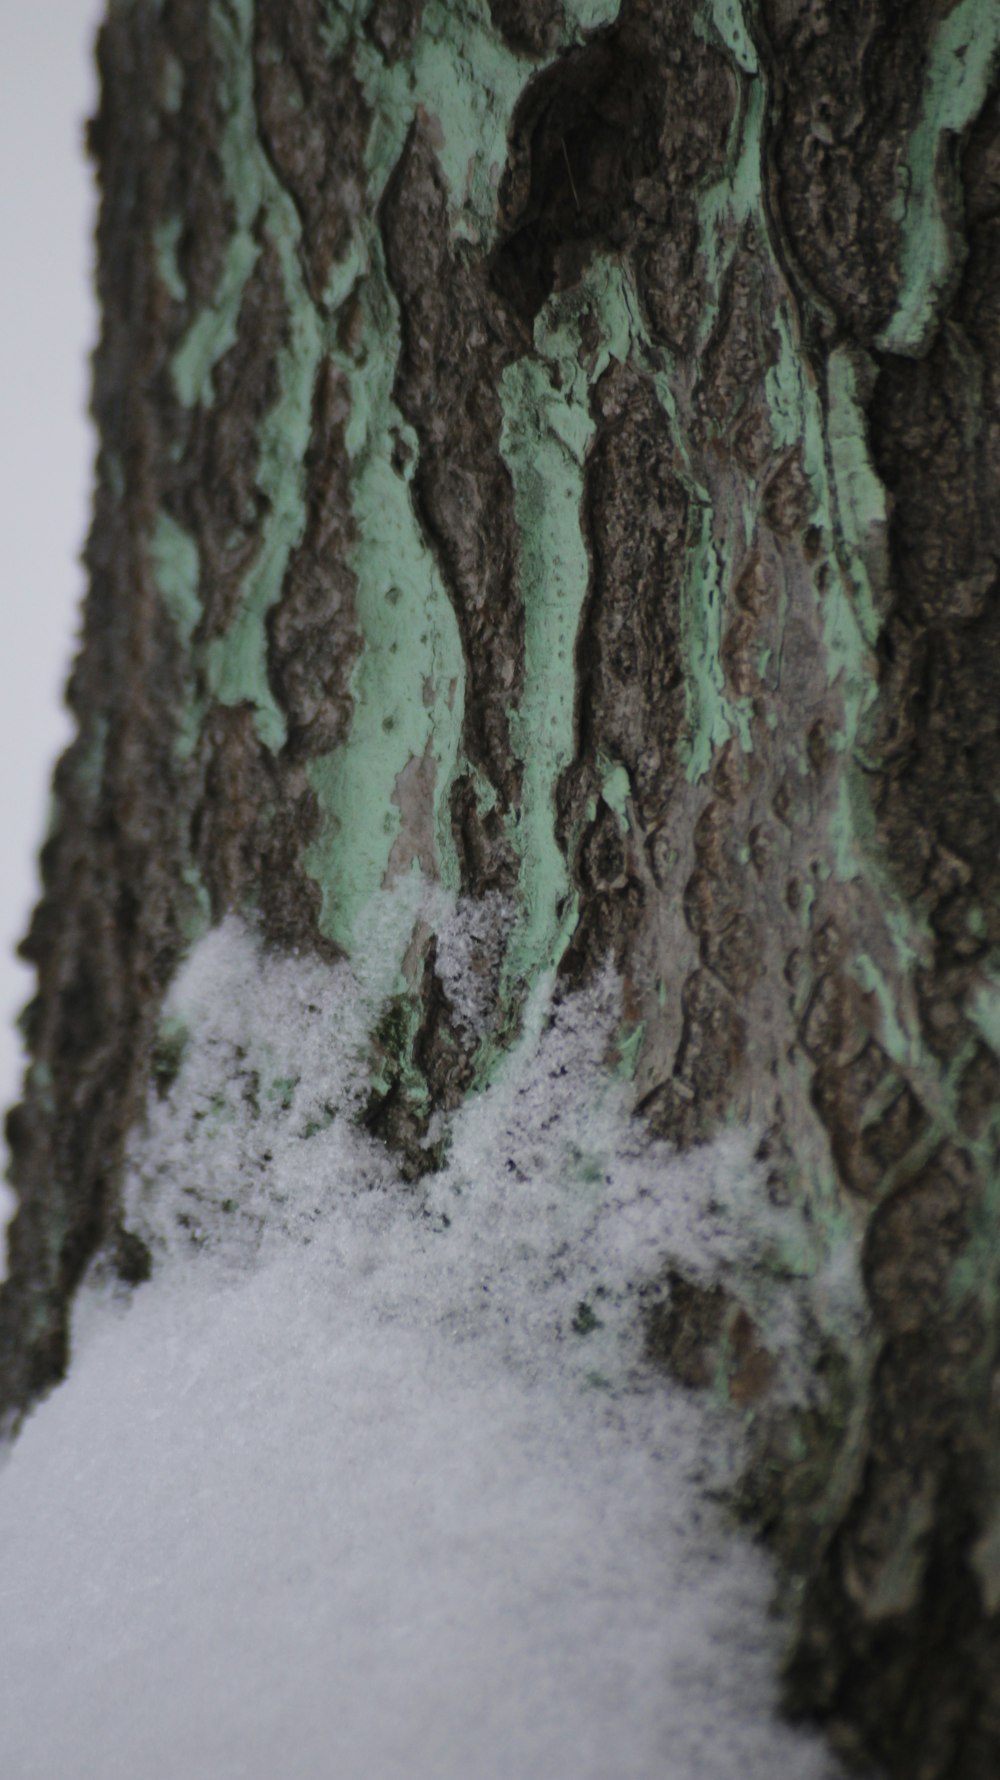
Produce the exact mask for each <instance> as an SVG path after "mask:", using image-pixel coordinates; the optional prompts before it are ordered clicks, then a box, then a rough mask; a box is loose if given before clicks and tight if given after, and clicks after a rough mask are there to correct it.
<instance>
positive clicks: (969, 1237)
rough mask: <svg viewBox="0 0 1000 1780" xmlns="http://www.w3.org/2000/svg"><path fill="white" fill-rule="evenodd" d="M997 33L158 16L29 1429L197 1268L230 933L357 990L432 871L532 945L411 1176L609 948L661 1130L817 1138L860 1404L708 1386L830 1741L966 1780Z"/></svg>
mask: <svg viewBox="0 0 1000 1780" xmlns="http://www.w3.org/2000/svg"><path fill="white" fill-rule="evenodd" d="M998 45H1000V7H998V6H997V4H995V0H959V3H958V4H954V3H953V0H952V3H950V4H949V3H948V0H908V3H907V4H905V5H904V4H902V3H901V0H861V3H860V4H859V5H856V6H851V7H840V6H837V5H834V4H833V3H832V0H829V3H828V0H743V3H742V4H741V0H704V4H703V5H702V6H701V8H700V9H696V8H695V7H694V6H692V5H691V4H689V0H623V4H622V5H621V8H620V11H619V9H618V7H617V5H616V4H615V3H614V0H562V3H561V0H534V3H532V0H490V4H489V6H487V5H486V4H485V0H456V3H454V4H449V5H445V4H443V3H440V0H428V3H427V4H426V5H422V4H420V0H372V3H371V4H362V3H361V0H357V3H356V4H350V5H348V4H347V3H346V0H344V4H342V5H341V6H339V7H337V6H334V5H326V4H324V3H323V0H256V4H254V3H253V0H162V3H159V4H158V3H155V0H111V6H110V15H109V18H108V22H107V24H106V25H105V27H104V30H103V32H102V34H101V39H100V52H99V53H100V65H101V74H102V81H103V98H102V102H101V109H100V114H99V116H98V118H97V120H96V122H95V124H94V126H93V129H92V145H93V150H94V152H95V154H96V157H97V160H98V163H99V167H100V175H101V183H102V191H103V204H102V210H101V218H100V226H99V273H98V276H99V288H100V297H101V302H102V305H103V312H104V332H103V338H102V342H101V345H100V347H99V350H98V353H97V357H96V363H95V378H94V411H95V415H96V419H97V422H98V426H99V429H100V459H99V474H98V486H97V494H96V510H95V518H94V525H93V531H92V534H91V539H90V543H89V547H88V565H89V571H90V593H89V598H88V602H87V606H86V612H85V618H84V634H83V643H82V647H81V650H80V654H79V657H78V660H77V663H76V665H75V668H74V670H73V675H72V680H71V685H70V702H71V705H72V708H73V711H74V713H75V716H76V719H77V722H78V738H77V740H76V742H75V743H74V745H73V746H72V747H71V749H70V750H69V752H68V753H67V755H66V756H65V757H64V759H63V760H62V761H61V763H60V765H59V768H58V771H57V775H56V793H57V805H58V813H57V817H56V821H55V825H54V828H53V832H52V836H51V838H50V840H49V841H48V843H47V845H46V848H45V852H44V872H45V895H44V899H43V901H42V904H41V906H40V908H39V910H38V912H37V914H36V917H35V920H34V923H33V926H32V930H31V934H30V937H29V939H28V941H27V942H26V946H25V952H26V955H27V956H28V957H29V958H30V959H31V960H32V961H33V962H34V963H35V964H36V965H37V968H38V973H39V992H38V996H37V999H36V1000H35V1001H34V1002H33V1003H32V1005H31V1007H30V1008H29V1010H28V1014H27V1016H26V1019H27V1031H28V1036H29V1040H30V1046H31V1053H32V1056H33V1058H34V1061H33V1063H32V1066H31V1070H30V1072H29V1076H28V1081H27V1088H26V1093H25V1099H24V1103H23V1105H21V1106H20V1107H19V1108H18V1109H17V1110H16V1111H15V1112H14V1113H13V1114H12V1115H11V1118H10V1133H11V1139H12V1146H13V1152H14V1179H15V1184H16V1187H17V1190H18V1192H19V1194H20V1199H21V1207H20V1211H19V1213H18V1216H17V1219H16V1221H15V1223H14V1225H13V1227H12V1233H11V1260H10V1278H9V1281H8V1283H7V1285H6V1286H5V1288H4V1292H3V1297H2V1302H0V1339H2V1354H3V1365H2V1378H0V1390H2V1397H3V1403H4V1406H5V1408H6V1410H7V1412H8V1415H9V1416H11V1417H14V1418H16V1416H17V1415H18V1414H19V1413H20V1412H22V1411H23V1410H24V1408H25V1406H27V1405H29V1404H30V1403H31V1401H32V1400H33V1399H34V1398H35V1397H36V1396H37V1395H38V1394H39V1393H40V1392H41V1391H43V1390H45V1389H46V1388H47V1387H48V1386H50V1385H51V1384H52V1383H53V1382H54V1381H55V1380H56V1379H58V1378H59V1376H60V1375H61V1373H62V1371H63V1369H64V1366H65V1363H66V1357H67V1333H66V1332H67V1317H68V1308H69V1302H70V1298H71V1294H72V1292H73V1290H74V1288H75V1286H76V1284H77V1283H78V1281H79V1279H80V1277H81V1275H82V1272H83V1270H84V1269H85V1267H86V1266H87V1264H88V1263H89V1261H90V1260H91V1258H92V1257H93V1256H94V1254H95V1253H96V1252H97V1251H98V1250H100V1249H104V1250H105V1251H109V1252H112V1253H114V1254H115V1255H116V1256H117V1260H118V1264H119V1265H120V1267H121V1269H122V1271H123V1272H124V1273H125V1274H126V1275H127V1276H129V1277H132V1278H136V1277H139V1276H141V1274H142V1272H143V1269H144V1267H145V1266H146V1264H147V1258H146V1256H145V1253H144V1251H143V1249H142V1247H141V1244H140V1243H139V1242H138V1240H137V1239H136V1237H135V1236H134V1234H130V1233H129V1232H128V1231H126V1230H125V1229H124V1227H123V1224H122V1218H121V1211H120V1199H119V1183H120V1177H121V1169H122V1157H123V1149H124V1144H125V1140H126V1136H127V1134H128V1131H129V1129H130V1127H131V1126H132V1125H133V1123H134V1121H135V1120H136V1118H137V1116H138V1115H139V1113H140V1112H141V1108H142V1106H143V1103H144V1099H145V1095H146V1092H147V1088H148V1084H149V1082H150V1078H151V1072H152V1071H153V1069H154V1068H155V1067H158V1066H160V1065H162V1042H161V1039H160V1038H159V1037H158V1034H159V1031H160V1028H159V1010H160V1006H161V1003H162V999H163V996H164V993H165V990H166V988H167V986H168V985H169V983H170V981H171V979H172V977H173V975H174V973H175V971H176V969H177V967H178V964H179V962H180V960H181V959H182V958H183V956H184V955H185V952H186V950H187V948H188V947H189V945H190V943H191V941H192V940H193V939H194V938H195V937H196V936H197V935H198V934H199V933H200V932H202V931H203V930H204V929H205V927H206V926H207V925H208V924H210V923H212V922H216V921H218V920H219V919H220V918H221V917H222V916H223V914H224V913H225V912H226V911H228V910H240V911H244V912H249V911H252V912H253V915H254V918H255V919H256V920H257V921H258V922H259V926H260V929H261V931H262V933H263V934H264V936H265V937H266V939H267V940H268V941H269V942H271V943H273V945H275V946H277V947H281V948H290V947H300V948H311V949H312V950H313V951H318V952H319V953H320V954H321V955H323V956H325V957H327V958H329V959H330V960H333V959H335V958H337V957H340V956H341V955H343V954H344V953H348V954H349V953H350V952H351V950H352V947H353V946H354V945H355V943H356V935H357V931H358V923H359V920H360V918H361V917H362V915H363V913H364V911H365V909H366V907H367V906H368V905H369V903H370V901H371V899H372V897H373V896H375V895H376V893H377V892H378V891H379V890H380V889H381V888H383V887H384V886H386V885H389V884H392V883H393V882H394V881H397V880H399V879H401V878H403V877H405V876H407V875H409V874H412V873H415V872H416V873H419V874H421V875H422V876H423V878H425V879H426V880H431V881H440V883H441V884H442V885H443V886H444V887H445V888H446V889H447V890H448V891H450V892H454V893H460V894H461V895H462V896H463V897H465V898H468V899H471V900H472V901H473V902H474V903H476V904H478V905H479V906H480V914H481V919H480V923H479V929H478V932H479V941H478V943H479V946H480V952H481V957H480V959H479V963H480V965H481V972H482V981H483V985H484V988H483V995H484V998H485V999H484V1012H483V1017H482V1020H481V1021H480V1022H479V1023H478V1025H477V1028H476V1032H475V1034H473V1032H472V1030H471V1028H470V1027H469V1025H468V1023H467V1022H463V1021H462V1020H461V1019H460V1018H459V1017H458V1016H457V1014H456V1010H455V1008H454V1007H453V1006H452V1004H451V1002H450V1000H449V995H448V992H447V986H446V984H445V982H444V980H443V978H442V974H441V971H440V970H439V969H438V968H436V945H437V942H436V939H435V934H434V931H433V929H432V927H431V926H430V925H428V924H427V923H426V922H424V923H419V924H418V925H417V927H416V928H415V930H414V931H413V933H412V934H410V935H409V936H408V943H407V944H406V946H405V949H404V950H403V951H402V952H401V955H400V958H399V970H400V979H399V993H398V995H397V996H396V998H395V1000H394V1001H393V1003H392V1004H391V1005H390V1006H389V1007H387V1008H386V1010H385V1011H384V1013H383V1016H382V1018H381V1019H380V1021H379V1023H378V1026H377V1028H376V1030H375V1032H374V1033H373V1034H372V1044H373V1065H372V1094H371V1099H370V1102H369V1107H368V1112H367V1118H368V1121H369V1123H370V1125H371V1128H372V1129H373V1130H374V1131H375V1132H377V1133H379V1134H380V1135H381V1136H382V1137H383V1138H384V1139H385V1141H386V1142H387V1143H388V1144H389V1145H390V1146H391V1147H392V1148H394V1149H395V1150H396V1151H397V1153H398V1154H399V1156H400V1158H401V1165H402V1166H403V1167H404V1168H405V1169H406V1170H407V1171H408V1172H409V1173H410V1174H412V1175H413V1176H414V1177H416V1176H418V1175H419V1174H420V1173H421V1172H423V1171H426V1170H428V1169H430V1168H433V1167H434V1165H435V1162H436V1161H437V1160H438V1158H439V1155H440V1148H439V1144H440V1141H441V1140H440V1137H439V1135H438V1134H439V1132H440V1129H441V1119H440V1117H435V1116H434V1115H441V1114H445V1115H446V1114H447V1113H448V1112H449V1111H450V1110H452V1109H454V1108H455V1107H457V1106H458V1105H459V1104H460V1102H462V1100H463V1099H464V1098H465V1097H467V1096H468V1095H469V1094H470V1093H472V1092H474V1091H475V1089H476V1087H477V1085H478V1084H481V1083H482V1082H483V1081H484V1080H486V1079H487V1077H488V1075H489V1072H490V1070H491V1068H492V1067H493V1065H494V1064H495V1061H496V1059H497V1057H498V1056H499V1055H500V1054H501V1053H502V1052H503V1050H504V1049H505V1047H507V1046H509V1045H510V1044H511V1043H512V1042H513V1040H514V1038H515V1037H516V1034H517V1032H518V1027H519V1020H520V1016H521V1012H522V1009H523V1006H524V1002H525V998H526V995H527V994H528V992H529V990H530V989H531V988H532V986H533V985H534V984H536V983H537V982H538V981H539V980H540V979H541V978H542V977H543V975H544V973H545V972H547V971H555V972H556V973H557V978H556V981H557V989H556V994H557V995H559V994H564V993H566V992H568V991H569V990H570V989H572V988H573V987H575V986H577V985H580V984H582V983H584V982H585V981H587V980H588V979H590V978H591V977H592V976H593V975H594V973H595V972H596V971H598V970H599V969H600V968H601V967H602V966H603V965H604V963H605V961H606V960H607V959H608V958H609V957H610V958H611V959H612V960H613V963H614V966H615V968H616V970H617V972H618V973H619V975H620V978H621V981H622V984H623V1003H622V1017H621V1025H620V1030H619V1033H618V1037H617V1041H616V1046H615V1050H614V1054H613V1055H612V1056H610V1057H609V1059H608V1066H609V1068H617V1069H619V1070H625V1071H627V1072H628V1074H629V1076H630V1078H631V1080H632V1082H633V1086H634V1102H635V1109H636V1113H637V1117H638V1118H639V1119H640V1120H642V1121H645V1122H646V1125H647V1126H648V1127H649V1129H650V1130H651V1131H652V1132H653V1133H654V1134H656V1135H657V1136H660V1137H667V1138H669V1139H671V1140H673V1141H675V1142H676V1143H678V1144H680V1145H689V1144H692V1143H695V1142H698V1141H700V1140H703V1139H705V1138H707V1137H709V1136H711V1135H712V1133H713V1132H715V1131H716V1130H717V1129H719V1127H720V1126H721V1125H722V1124H723V1123H725V1122H727V1121H738V1122H740V1123H742V1124H747V1125H749V1127H750V1129H751V1130H752V1131H753V1132H754V1133H755V1135H756V1137H757V1138H758V1139H759V1156H760V1158H761V1160H762V1161H764V1162H765V1163H766V1179H767V1194H768V1196H769V1201H770V1203H769V1207H768V1210H769V1213H770V1212H771V1211H773V1209H774V1208H775V1207H777V1208H778V1210H779V1212H780V1215H781V1216H782V1217H784V1218H785V1220H786V1224H787V1229H788V1232H789V1239H788V1242H787V1244H786V1251H787V1252H783V1253H782V1254H781V1255H780V1256H778V1255H775V1257H774V1260H773V1273H774V1275H775V1276H776V1277H777V1279H778V1282H779V1289H781V1290H787V1291H788V1292H789V1293H793V1292H796V1293H799V1294H803V1293H804V1294H805V1296H806V1298H807V1300H808V1303H809V1317H810V1321H809V1328H810V1336H809V1340H810V1342H811V1344H812V1345H811V1347H810V1350H809V1365H810V1369H811V1382H810V1387H809V1390H808V1392H807V1393H806V1395H805V1397H803V1396H802V1395H801V1393H800V1395H799V1397H798V1398H797V1399H795V1400H792V1401H790V1393H789V1392H788V1391H787V1390H786V1389H783V1386H782V1379H783V1376H784V1375H785V1373H786V1372H787V1361H788V1356H783V1355H781V1354H780V1353H764V1351H763V1349H762V1347H761V1345H760V1340H759V1331H758V1330H757V1326H756V1321H755V1312H754V1306H755V1303H756V1302H757V1300H758V1298H759V1294H760V1291H761V1290H762V1289H763V1287H762V1284H761V1281H760V1279H759V1278H756V1279H755V1278H754V1277H753V1275H752V1273H748V1276H747V1278H746V1280H745V1281H744V1282H743V1286H742V1289H740V1290H736V1291H733V1292H728V1291H727V1294H726V1295H725V1297H724V1298H723V1299H719V1298H718V1296H716V1297H714V1298H713V1297H712V1295H711V1294H710V1293H709V1292H708V1291H707V1290H706V1288H705V1286H704V1284H702V1283H699V1282H698V1281H695V1280H690V1279H685V1278H683V1277H682V1276H681V1274H680V1273H677V1274H675V1275H674V1276H673V1277H672V1280H671V1288H672V1289H671V1296H670V1300H669V1309H668V1311H667V1312H666V1313H664V1314H662V1315H660V1316H659V1317H658V1319H656V1320H655V1321H653V1322H651V1324H650V1329H649V1340H650V1343H651V1345H652V1347H653V1348H654V1349H655V1350H656V1351H657V1352H658V1353H660V1355H661V1357H662V1358H663V1360H664V1362H665V1363H666V1364H667V1365H668V1366H670V1367H672V1369H673V1370H674V1371H675V1372H677V1373H678V1374H679V1375H680V1376H681V1377H683V1378H685V1379H686V1380H687V1381H688V1382H691V1383H696V1382H698V1381H699V1380H701V1379H704V1378H706V1377H708V1376H714V1375H717V1374H718V1372H719V1369H720V1368H721V1369H722V1372H723V1374H724V1376H725V1378H726V1380H727V1389H728V1394H729V1396H730V1398H731V1400H732V1402H733V1403H734V1404H735V1405H737V1406H738V1407H739V1408H740V1409H742V1411H743V1413H744V1414H745V1415H747V1416H748V1417H750V1418H751V1420H752V1424H753V1437H754V1452H755V1458H754V1461H753V1464H752V1466H751V1470H750V1473H749V1475H748V1477H747V1479H746V1483H745V1501H746V1507H747V1510H748V1512H750V1513H751V1514H752V1515H753V1516H754V1518H755V1520H756V1522H757V1524H759V1525H760V1526H762V1527H763V1528H764V1529H765V1530H766V1531H767V1532H768V1534H769V1535H770V1536H771V1537H772V1538H773V1540H774V1541H775V1543H776V1546H777V1548H778V1550H779V1551H780V1553H781V1556H782V1558H783V1560H784V1562H785V1564H786V1566H787V1567H788V1571H789V1573H790V1574H791V1575H792V1576H793V1577H794V1578H795V1579H796V1589H797V1594H798V1601H799V1607H798V1618H797V1626H798V1629H797V1634H796V1643H795V1647H794V1651H793V1655H792V1658H791V1662H790V1667H789V1679H788V1686H789V1702H790V1705H791V1706H792V1708H793V1709H795V1710H797V1711H801V1712H806V1713H808V1714H812V1715H815V1716H817V1717H819V1718H820V1719H822V1720H824V1721H826V1722H827V1723H828V1724H829V1727H830V1730H831V1733H832V1734H833V1735H834V1737H835V1739H836V1740H837V1741H838V1743H839V1745H840V1746H841V1747H844V1748H846V1749H848V1750H849V1751H854V1752H855V1753H857V1754H859V1755H861V1756H862V1757H867V1758H875V1759H877V1760H878V1761H880V1762H882V1763H883V1764H885V1765H886V1766H887V1768H888V1771H889V1772H890V1773H891V1774H892V1775H893V1776H900V1777H903V1776H905V1777H906V1780H916V1777H918V1776H919V1777H920V1780H945V1777H949V1780H987V1777H989V1780H994V1777H995V1775H996V1773H997V1772H998V1771H1000V1617H998V1611H1000V1500H998V1493H997V1481H998V1467H1000V1439H998V1436H997V1428H996V1412H995V1404H996V1399H997V1387H998V1381H1000V1371H998V1362H997V1306H998V1285H1000V1280H998V1259H1000V1242H998V1235H1000V1232H998V1212H1000V1195H998V1188H1000V1179H998V1169H997V1159H998V1130H1000V1125H998V1108H1000V975H998V968H997V963H996V959H997V952H996V947H997V944H998V941H1000V897H998V890H1000V844H998V843H1000V817H998V811H997V792H996V786H997V784H998V783H1000V732H998V721H997V711H998V708H1000V604H998V600H997V559H998V554H1000V500H998V498H997V496H998V490H997V469H998V462H1000V372H998V369H997V367H998V365H1000V83H998V79H997V50H998ZM158 1046H159V1049H158ZM838 1270H839V1272H840V1273H841V1274H843V1275H844V1276H845V1277H846V1276H847V1275H850V1274H852V1273H853V1274H854V1275H856V1276H857V1277H859V1278H860V1281H861V1285H862V1288H863V1301H864V1314H863V1316H861V1317H855V1316H853V1315H851V1314H849V1313H848V1311H846V1310H845V1309H844V1308H843V1305H844V1303H845V1302H847V1300H848V1299H849V1297H850V1294H849V1293H847V1294H846V1297H843V1298H842V1297H840V1296H838V1295H837V1294H836V1293H835V1292H833V1291H831V1290H829V1289H828V1286H829V1281H830V1280H831V1278H833V1277H835V1276H836V1275H837V1273H838ZM773 1284H774V1281H773V1279H772V1281H771V1287H773ZM769 1289H770V1287H769Z"/></svg>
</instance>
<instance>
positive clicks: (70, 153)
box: [0, 0, 101, 1108]
mask: <svg viewBox="0 0 1000 1780" xmlns="http://www.w3.org/2000/svg"><path fill="white" fill-rule="evenodd" d="M100 14H101V6H100V4H99V0H45V4H44V5H40V6H32V5H25V4H24V0H0V21H2V28H0V165H2V166H3V169H4V178H3V181H2V183H0V242H2V243H3V272H2V275H0V389H2V391H3V402H2V406H0V491H2V513H3V608H4V609H3V648H2V650H0V725H2V738H0V772H2V783H0V805H2V810H3V851H2V870H0V1100H2V1102H3V1105H4V1107H5V1108H6V1107H7V1106H9V1105H10V1103H11V1101H12V1100H13V1099H15V1098H16V1096H17V1092H18V1082H19V1075H20V1068H21V1058H20V1045H19V1039H18V1035H17V1032H16V1030H15V1026H14V1021H15V1018H16V1015H17V1012H18V1010H19V1009H20V1008H21V1007H22V1006H23V1005H24V1003H25V1001H26V1000H27V999H28V998H29V996H30V994H31V993H32V987H33V980H32V975H31V972H30V971H29V970H28V969H27V967H26V966H24V965H23V964H20V963H19V962H18V961H17V959H16V958H15V957H14V947H15V946H16V945H17V942H18V940H19V939H20V938H21V936H22V935H23V933H24V931H25V928H26V926H27V922H28V917H29V913H30V909H31V905H32V903H33V901H34V900H35V896H36V894H37V866H36V863H35V861H36V855H37V851H38V847H39V845H40V843H41V840H42V836H43V834H44V829H45V823H46V820H47V810H48V785H49V778H50V775H51V771H52V766H53V763H54V760H55V758H56V755H57V754H58V753H59V752H60V750H61V749H62V748H63V747H64V746H65V744H66V742H67V740H68V739H69V733H70V729H69V719H68V717H67V715H66V712H65V710H64V708H63V704H62V692H63V687H64V685H65V681H66V676H67V672H68V669H69V663H70V659H71V655H72V650H73V646H74V636H75V631H76V625H77V612H78V608H79V604H80V599H81V597H82V593H83V570H82V568H81V567H80V564H79V555H80V552H81V550H82V547H83V540H84V534H85V530H86V525H87V514H88V507H89V501H90V479H91V465H92V459H93V435H92V432H91V430H90V426H89V422H88V420H87V418H86V408H87V398H88V389H89V375H90V372H89V364H88V354H89V352H90V349H91V346H92V344H93V341H94V337H95V331H96V325H97V324H96V319H95V312H94V302H93V296H92V290H91V257H92V256H91V234H92V227H93V213H94V194H93V181H92V177H91V173H90V169H89V167H88V166H87V163H86V161H85V158H84V150H83V128H84V120H85V118H86V117H87V116H88V114H89V113H90V112H91V111H92V110H93V107H94V103H95V96H96V76H95V74H94V67H93V55H92V49H93V41H94V37H95V34H96V31H97V25H98V20H99V18H100Z"/></svg>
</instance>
